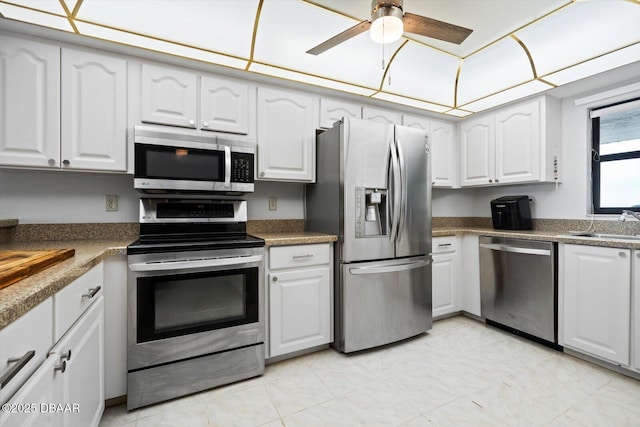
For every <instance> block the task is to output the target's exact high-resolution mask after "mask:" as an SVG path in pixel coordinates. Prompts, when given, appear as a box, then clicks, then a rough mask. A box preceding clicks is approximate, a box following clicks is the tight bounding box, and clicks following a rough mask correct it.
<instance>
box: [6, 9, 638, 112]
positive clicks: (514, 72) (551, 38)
mask: <svg viewBox="0 0 640 427" xmlns="http://www.w3.org/2000/svg"><path fill="white" fill-rule="evenodd" d="M370 5H371V2H370V0H350V1H342V0H313V1H311V0H308V1H302V0H236V1H232V2H230V1H227V0H208V1H203V0H162V1H153V2H152V1H148V0H109V1H106V0H77V1H73V0H16V1H4V0H0V14H2V17H4V18H5V19H11V20H16V21H23V22H29V23H33V24H36V25H40V26H44V27H51V28H55V29H59V30H63V31H68V32H71V33H77V34H81V35H85V36H89V37H94V38H98V39H103V40H108V41H113V42H116V43H120V44H125V45H131V46H136V47H141V48H144V49H148V50H152V51H158V52H163V53H168V54H171V55H176V56H180V57H185V58H191V59H195V60H198V61H202V62H205V63H212V64H216V65H222V66H225V67H230V68H235V69H240V70H245V71H248V72H253V73H259V74H265V75H270V76H274V77H278V78H283V79H288V80H294V81H298V82H302V83H307V84H312V85H316V86H321V87H326V88H330V89H335V90H338V91H342V92H348V93H353V94H357V95H362V96H367V97H372V98H375V99H381V100H385V101H389V102H393V103H398V104H403V105H409V106H412V107H416V108H421V109H424V110H428V111H434V112H438V113H444V114H448V115H453V116H458V117H463V116H466V115H469V114H472V113H474V112H477V111H482V110H484V109H487V108H491V107H494V106H496V105H500V104H502V103H505V102H509V101H511V100H515V99H518V98H521V97H524V96H528V95H531V94H534V93H538V92H542V91H545V90H547V89H551V88H553V87H556V86H559V85H562V84H565V83H569V82H572V81H575V80H579V79H581V78H584V77H588V76H591V75H594V74H597V73H600V72H603V71H607V70H610V69H613V68H616V67H620V66H623V65H626V64H630V63H632V62H636V61H639V60H640V0H592V1H578V0H574V1H569V0H405V1H404V11H405V12H410V13H413V14H418V15H423V16H428V17H430V18H434V19H438V20H441V21H446V22H450V23H453V24H456V25H460V26H463V27H467V28H471V29H473V33H471V35H470V36H469V37H468V38H467V39H466V40H465V41H464V42H463V43H462V44H460V45H455V44H451V43H446V42H442V41H439V40H435V39H431V38H427V37H421V36H415V35H411V34H408V33H407V34H406V36H407V37H403V38H401V39H400V40H398V41H397V42H394V43H392V44H390V45H380V44H376V43H374V42H372V41H371V40H370V38H369V35H368V34H367V33H366V32H365V33H362V34H360V35H358V36H356V37H354V38H352V39H349V40H347V41H345V42H344V43H342V44H340V45H338V46H336V47H334V48H332V49H330V50H328V51H326V52H325V53H322V54H320V55H318V56H314V55H309V54H307V53H306V51H307V50H309V49H310V48H312V47H314V46H315V45H317V44H318V43H320V42H322V41H324V40H326V39H328V38H330V37H332V36H334V35H336V34H338V33H340V32H341V31H344V30H345V29H347V28H350V27H352V26H353V25H355V24H356V23H358V22H360V21H364V20H367V19H370ZM1 24H2V20H0V26H1ZM0 48H1V46H0Z"/></svg>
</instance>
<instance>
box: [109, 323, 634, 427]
mask: <svg viewBox="0 0 640 427" xmlns="http://www.w3.org/2000/svg"><path fill="white" fill-rule="evenodd" d="M534 425H540V426H563V427H564V426H567V427H569V426H603V427H604V426H606V427H622V426H640V381H636V380H634V379H630V378H628V377H625V376H623V375H619V374H617V373H614V372H612V371H609V370H606V369H603V368H600V367H597V366H595V365H592V364H590V363H587V362H584V361H581V360H579V359H576V358H574V357H572V356H569V355H566V354H563V353H560V352H557V351H554V350H550V349H548V348H546V347H543V346H540V345H538V344H536V343H532V342H530V341H527V340H524V339H522V338H519V337H516V336H514V335H511V334H507V333H505V332H502V331H500V330H497V329H495V328H492V327H489V326H485V325H484V324H482V323H480V322H477V321H475V320H472V319H468V318H466V317H463V316H457V317H454V318H449V319H445V320H441V321H438V322H435V323H434V327H433V329H432V330H431V331H430V332H429V333H428V334H426V335H423V336H420V337H418V338H415V339H413V340H410V341H406V342H403V343H399V344H396V345H392V346H389V347H386V348H382V349H378V350H376V351H370V352H365V353H362V354H357V355H352V356H345V355H343V354H340V353H337V352H335V351H334V350H331V349H328V350H323V351H320V352H316V353H313V354H309V355H306V356H301V357H298V358H295V359H290V360H286V361H283V362H279V363H276V364H273V365H269V366H267V367H266V370H265V373H264V375H263V376H261V377H259V378H255V379H251V380H247V381H242V382H240V383H236V384H232V385H229V386H225V387H220V388H217V389H214V390H210V391H205V392H202V393H198V394H194V395H191V396H187V397H184V398H180V399H176V400H173V401H170V402H167V403H163V404H157V405H154V406H150V407H147V408H143V409H140V410H136V411H132V412H127V411H126V409H125V406H124V405H120V406H115V407H111V408H108V409H107V410H106V411H105V413H104V415H103V417H102V421H101V423H100V426H101V427H107V426H137V427H146V426H153V427H160V426H171V427H173V426H189V427H199V426H224V427H227V426H268V427H275V426H278V427H282V426H286V427H294V426H295V427H297V426H301V427H311V426H407V427H409V426H411V427H413V426H456V427H460V426H518V427H520V426H534Z"/></svg>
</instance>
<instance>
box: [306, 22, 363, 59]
mask: <svg viewBox="0 0 640 427" xmlns="http://www.w3.org/2000/svg"><path fill="white" fill-rule="evenodd" d="M369 27H371V22H369V21H362V22H360V23H358V24H356V25H354V26H353V27H351V28H349V29H347V30H344V31H343V32H341V33H340V34H338V35H336V36H333V37H331V38H330V39H329V40H326V41H324V42H322V43H320V44H319V45H318V46H316V47H314V48H311V49H309V50H308V51H307V53H310V54H311V55H319V54H321V53H322V52H324V51H326V50H329V49H331V48H332V47H335V46H337V45H339V44H340V43H342V42H344V41H347V40H349V39H350V38H351V37H355V36H357V35H358V34H360V33H364V32H365V31H367V30H368V29H369Z"/></svg>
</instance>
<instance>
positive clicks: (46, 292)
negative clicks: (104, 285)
mask: <svg viewBox="0 0 640 427" xmlns="http://www.w3.org/2000/svg"><path fill="white" fill-rule="evenodd" d="M132 241H133V240H132V239H126V240H56V241H39V242H12V243H1V244H0V251H4V250H45V249H67V248H68V249H75V255H74V256H73V257H71V258H69V259H67V260H65V261H62V262H60V263H58V264H55V265H53V266H51V267H48V268H46V269H45V270H43V271H41V272H39V273H37V274H34V275H33V276H30V277H27V278H26V279H23V280H21V281H19V282H16V283H14V284H12V285H10V286H7V287H6V288H4V289H0V329H2V328H4V327H5V326H7V325H9V324H10V323H11V322H13V321H14V320H16V319H17V318H19V317H20V316H22V315H23V314H25V313H26V312H27V311H29V310H30V309H32V308H33V307H35V306H36V305H38V304H39V303H41V302H42V301H44V300H45V299H47V298H49V297H50V296H52V295H53V294H55V293H56V292H58V291H59V290H60V289H62V288H64V287H65V286H67V285H68V284H70V283H71V282H73V281H74V280H75V279H77V278H78V277H80V276H82V275H83V274H84V273H86V272H87V271H88V270H89V269H91V268H92V267H94V266H96V265H97V264H99V263H100V261H102V260H103V259H105V258H107V257H109V256H112V255H117V254H126V250H127V245H129V244H130V243H131V242H132Z"/></svg>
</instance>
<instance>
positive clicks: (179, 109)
mask: <svg viewBox="0 0 640 427" xmlns="http://www.w3.org/2000/svg"><path fill="white" fill-rule="evenodd" d="M141 109H142V111H141V116H142V117H141V119H142V121H143V122H145V123H158V124H163V125H172V126H182V127H186V128H196V127H197V123H198V116H197V109H198V76H197V75H196V74H194V73H191V72H188V71H184V70H181V69H178V68H173V67H161V66H157V65H151V64H142V104H141Z"/></svg>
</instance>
